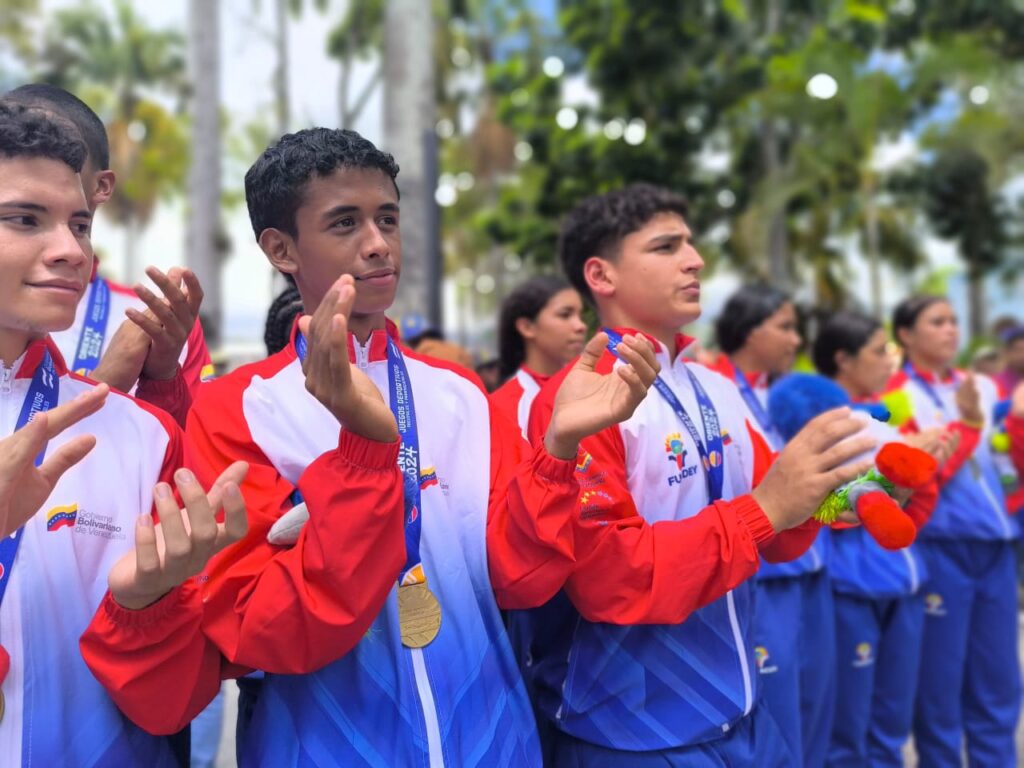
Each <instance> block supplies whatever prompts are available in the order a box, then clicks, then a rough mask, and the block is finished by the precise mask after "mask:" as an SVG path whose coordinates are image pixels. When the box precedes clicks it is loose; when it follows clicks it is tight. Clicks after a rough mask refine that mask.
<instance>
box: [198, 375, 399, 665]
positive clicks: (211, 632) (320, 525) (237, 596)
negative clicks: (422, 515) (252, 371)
mask: <svg viewBox="0 0 1024 768" xmlns="http://www.w3.org/2000/svg"><path fill="white" fill-rule="evenodd" d="M247 383H248V380H247V379H245V378H239V377H228V378H226V379H221V380H220V381H216V382H211V383H209V384H207V385H205V386H204V387H203V390H202V394H201V395H200V398H199V400H198V401H197V402H196V405H195V406H194V407H193V409H192V413H191V415H190V416H189V426H188V429H187V430H186V443H185V460H186V463H187V464H188V466H190V467H191V468H192V469H193V470H194V471H195V473H196V475H197V477H198V478H199V480H200V481H201V482H202V483H203V484H204V485H208V484H211V483H213V482H214V480H216V478H217V477H218V476H219V475H220V473H221V472H222V471H223V470H224V469H225V468H226V467H227V466H228V465H230V464H231V463H232V462H234V461H238V460H240V459H241V460H245V461H248V462H249V474H248V476H247V477H246V479H245V482H244V483H243V484H242V494H243V495H244V497H245V499H246V506H247V508H248V513H249V533H248V535H247V536H246V538H245V539H243V540H242V541H240V542H239V543H238V544H236V545H234V546H233V547H230V548H229V549H227V550H225V551H224V552H222V553H221V554H220V555H218V556H217V557H216V558H214V560H213V561H211V562H210V565H209V567H208V568H207V576H208V579H209V580H208V582H207V583H206V584H205V585H204V600H205V602H206V611H205V617H204V621H203V629H204V632H205V633H206V635H207V636H208V637H209V638H210V640H212V641H213V642H214V643H215V644H216V645H217V646H218V648H220V651H221V653H223V654H224V656H225V657H227V659H228V660H229V661H231V662H232V663H237V664H242V665H245V666H248V667H255V668H257V669H263V670H266V671H268V672H274V673H280V674H303V673H307V672H310V671H312V670H315V669H319V668H320V667H322V666H324V665H325V664H328V663H330V662H332V661H334V660H335V659H338V658H340V657H341V656H343V655H344V654H345V653H347V652H348V651H349V650H350V649H351V648H353V647H354V646H355V645H356V644H357V643H358V642H359V640H360V639H362V637H363V635H364V634H366V631H367V630H368V629H369V628H370V625H371V624H372V623H373V621H374V619H376V617H377V614H378V613H380V610H381V608H382V607H383V605H384V601H385V599H386V598H387V596H388V594H389V593H390V591H391V589H392V588H393V587H394V585H395V583H396V581H397V578H398V572H399V570H400V569H401V567H402V564H403V563H404V561H405V538H404V531H403V524H402V518H403V498H404V494H403V489H402V476H401V473H400V471H399V470H398V466H397V455H398V448H399V443H398V442H397V441H396V442H394V443H391V444H386V443H377V442H373V441H370V440H366V439H365V438H362V437H359V436H357V435H354V434H352V433H349V432H346V431H344V430H342V431H341V432H340V436H339V440H338V446H337V448H334V449H332V450H329V451H327V452H326V453H324V454H323V455H321V456H320V457H318V458H317V459H316V460H315V461H313V462H312V463H311V464H310V465H309V466H308V467H307V468H306V470H305V471H304V472H303V473H302V475H301V476H300V477H299V481H298V489H299V491H300V493H301V494H302V497H303V500H304V501H305V503H306V506H307V508H308V510H309V522H308V523H307V524H306V525H305V526H304V527H303V529H302V532H301V534H300V535H299V539H298V541H297V542H296V543H295V545H294V546H292V547H288V548H279V547H274V546H271V545H270V544H269V543H268V542H267V532H268V531H269V530H270V527H271V525H273V523H274V522H276V521H277V519H278V518H279V517H280V516H281V514H282V513H283V512H284V511H286V510H287V509H289V508H290V507H291V501H290V499H291V496H292V493H293V492H294V491H295V487H294V486H293V485H292V484H291V483H289V482H288V481H287V480H285V479H284V478H283V477H282V476H281V475H280V474H279V473H278V471H277V469H276V468H275V467H274V466H273V464H272V463H271V462H270V460H269V459H268V458H267V457H266V456H265V455H264V454H263V452H262V451H261V450H260V448H259V447H258V446H257V445H255V442H254V441H253V439H252V437H251V435H250V433H249V428H248V424H247V423H246V421H245V417H244V415H243V413H242V393H243V391H244V388H245V385H246V384H247ZM301 394H302V396H305V393H304V392H303V393H301Z"/></svg>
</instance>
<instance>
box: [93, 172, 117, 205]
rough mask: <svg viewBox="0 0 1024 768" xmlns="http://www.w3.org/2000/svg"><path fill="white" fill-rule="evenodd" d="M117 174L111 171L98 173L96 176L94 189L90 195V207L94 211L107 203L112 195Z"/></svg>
mask: <svg viewBox="0 0 1024 768" xmlns="http://www.w3.org/2000/svg"><path fill="white" fill-rule="evenodd" d="M116 184H117V174H115V173H114V172H113V171H111V170H106V171H99V172H98V173H97V174H96V189H95V190H93V193H92V207H93V209H94V210H95V209H96V208H99V207H100V206H101V205H103V204H104V203H105V202H107V201H108V200H109V199H110V197H111V195H113V194H114V187H115V186H116Z"/></svg>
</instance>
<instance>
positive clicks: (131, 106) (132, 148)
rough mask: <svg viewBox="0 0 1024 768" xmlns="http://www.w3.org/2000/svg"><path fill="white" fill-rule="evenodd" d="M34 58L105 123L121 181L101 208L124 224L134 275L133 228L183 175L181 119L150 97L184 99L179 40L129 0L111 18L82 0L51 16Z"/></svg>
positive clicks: (41, 75)
mask: <svg viewBox="0 0 1024 768" xmlns="http://www.w3.org/2000/svg"><path fill="white" fill-rule="evenodd" d="M38 62H39V64H38V69H37V77H38V79H40V80H42V81H44V82H48V83H52V84H54V85H58V86H60V87H62V88H65V89H67V90H69V91H72V92H75V93H77V94H78V95H79V96H81V97H82V98H83V99H84V100H85V101H86V102H87V103H89V104H90V105H91V106H92V107H93V109H95V111H96V112H97V114H99V115H100V117H102V118H103V120H104V122H105V123H106V125H107V133H108V135H109V137H110V150H111V160H112V164H113V167H114V169H115V170H116V171H117V172H118V177H119V183H118V185H117V187H116V189H115V191H114V196H113V197H112V198H111V201H110V203H109V204H108V206H107V208H106V210H107V212H108V213H110V214H111V215H112V217H113V218H114V220H115V221H117V222H118V223H120V224H121V225H122V226H124V228H125V252H126V260H127V264H128V269H127V271H128V276H129V277H130V278H135V277H137V276H138V274H139V270H138V267H137V254H136V250H137V247H136V243H137V237H138V233H139V231H140V230H141V229H142V228H144V227H145V226H146V224H147V223H148V222H149V219H150V217H151V215H152V212H153V210H154V208H155V206H156V203H157V201H158V200H159V199H160V198H161V197H162V196H166V195H168V194H174V193H176V192H180V191H181V189H182V188H183V185H184V181H185V169H186V167H187V157H188V141H187V139H186V137H185V131H184V128H183V126H182V122H181V120H180V119H179V118H178V117H177V116H176V115H174V114H172V113H171V112H169V111H168V110H167V109H165V108H164V107H163V106H162V105H161V104H160V103H159V102H158V101H157V100H156V97H157V96H158V95H164V96H170V97H171V98H172V99H175V100H177V101H178V102H179V103H180V102H181V101H183V100H184V97H185V94H186V92H187V87H188V83H187V79H186V77H185V41H184V38H183V37H182V35H181V34H180V33H179V32H177V31H176V30H171V29H151V28H150V27H148V26H146V24H145V21H144V19H143V18H142V17H141V16H139V15H138V14H137V13H136V12H135V11H134V10H133V8H132V5H131V3H130V2H128V0H115V2H114V8H113V16H112V17H111V16H109V15H108V14H107V13H106V12H105V11H104V10H103V9H102V8H101V7H99V6H97V5H96V4H95V3H94V2H92V1H91V0H87V1H86V2H83V3H81V4H79V5H77V6H75V7H71V8H66V9H64V10H61V11H58V12H57V13H55V14H54V17H53V20H52V23H51V24H49V26H48V27H47V31H46V35H45V39H44V43H43V47H42V50H41V51H40V53H39V56H38Z"/></svg>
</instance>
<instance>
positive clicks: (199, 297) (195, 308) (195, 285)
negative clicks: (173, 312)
mask: <svg viewBox="0 0 1024 768" xmlns="http://www.w3.org/2000/svg"><path fill="white" fill-rule="evenodd" d="M182 279H183V280H184V281H185V290H186V291H187V292H188V293H187V295H188V306H189V312H190V313H191V315H192V317H193V318H197V317H199V309H200V307H202V305H203V299H204V298H205V297H206V294H205V293H203V286H202V284H201V283H200V282H199V278H198V277H196V273H195V272H193V271H192V270H191V269H186V270H185V271H184V272H183V273H182Z"/></svg>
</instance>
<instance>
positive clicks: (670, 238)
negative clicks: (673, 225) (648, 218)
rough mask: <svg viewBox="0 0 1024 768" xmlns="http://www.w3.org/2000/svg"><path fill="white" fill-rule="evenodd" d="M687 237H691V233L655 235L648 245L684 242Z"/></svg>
mask: <svg viewBox="0 0 1024 768" xmlns="http://www.w3.org/2000/svg"><path fill="white" fill-rule="evenodd" d="M687 237H690V233H689V232H670V233H667V234H664V235H655V236H654V237H652V238H651V239H650V240H648V241H647V244H648V245H655V244H660V243H671V242H674V241H676V240H683V239H685V238H687Z"/></svg>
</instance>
